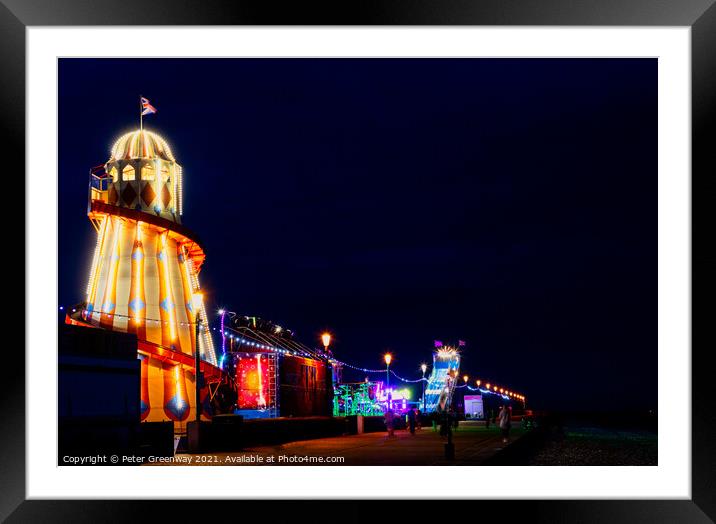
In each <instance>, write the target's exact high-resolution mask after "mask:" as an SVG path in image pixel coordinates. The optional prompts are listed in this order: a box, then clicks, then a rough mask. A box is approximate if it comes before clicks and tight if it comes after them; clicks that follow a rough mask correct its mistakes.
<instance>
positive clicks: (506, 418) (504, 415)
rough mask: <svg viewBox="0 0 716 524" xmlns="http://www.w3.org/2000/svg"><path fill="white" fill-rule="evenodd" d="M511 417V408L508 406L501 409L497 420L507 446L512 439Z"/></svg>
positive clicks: (503, 441)
mask: <svg viewBox="0 0 716 524" xmlns="http://www.w3.org/2000/svg"><path fill="white" fill-rule="evenodd" d="M511 418H512V417H511V416H510V408H509V407H507V406H502V407H501V408H500V413H499V415H497V420H498V423H499V426H500V431H501V432H502V443H503V444H507V442H508V441H509V438H510V426H512V422H511V420H510V419H511Z"/></svg>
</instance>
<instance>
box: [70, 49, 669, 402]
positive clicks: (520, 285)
mask: <svg viewBox="0 0 716 524" xmlns="http://www.w3.org/2000/svg"><path fill="white" fill-rule="evenodd" d="M140 94H141V95H143V96H145V97H147V98H149V100H150V101H151V103H152V104H153V105H154V106H155V107H156V108H157V109H158V113H157V114H156V115H151V116H148V117H146V119H145V124H146V128H147V129H150V130H154V131H157V132H159V133H160V134H161V135H163V136H164V137H165V138H166V139H167V141H168V142H169V144H170V145H171V147H172V149H173V151H174V153H175V156H176V157H177V160H178V162H179V163H180V164H181V165H182V166H183V168H184V180H185V186H184V187H185V197H184V215H183V217H182V219H183V223H184V225H186V226H187V227H189V228H190V229H191V230H193V231H195V232H196V233H197V235H198V236H199V238H200V239H201V240H202V242H203V245H204V248H205V251H206V254H207V261H206V263H205V265H204V268H203V270H202V273H201V282H202V287H203V288H204V291H205V294H206V295H207V298H208V300H207V309H213V310H216V309H218V308H219V307H220V306H222V307H225V308H227V309H230V310H232V311H235V312H237V313H239V314H240V315H255V316H259V317H262V318H267V319H271V320H273V321H275V322H277V323H279V324H281V325H282V326H284V327H287V328H290V329H293V330H294V331H296V333H297V336H298V338H299V339H300V340H302V341H303V342H305V343H309V344H312V345H314V346H318V345H319V342H318V335H319V334H320V333H321V332H322V331H323V330H325V329H329V330H330V331H331V332H333V333H334V335H335V343H334V344H333V350H334V353H335V355H336V357H338V358H339V359H341V360H344V361H346V362H349V363H351V364H354V365H359V366H363V367H368V368H380V367H382V366H383V362H382V354H383V353H384V352H385V351H387V350H389V351H391V352H392V353H393V355H394V361H393V365H392V366H391V367H392V368H393V369H395V371H396V372H397V373H399V374H401V375H403V376H406V377H409V378H417V377H419V376H420V371H419V365H420V363H421V362H424V361H425V362H428V363H429V362H430V355H431V350H432V346H433V340H434V339H439V340H442V341H444V342H457V340H458V339H461V340H465V341H466V342H467V346H466V347H465V348H464V354H463V369H464V370H465V371H467V372H468V373H469V374H470V375H471V376H472V377H474V378H478V377H479V378H482V379H485V380H489V381H491V382H492V383H495V384H500V385H503V386H505V387H508V388H510V389H512V390H514V391H518V392H521V393H524V394H525V395H526V396H527V399H528V407H534V408H547V409H564V410H573V409H590V410H592V409H596V410H601V409H609V410H613V409H635V410H641V409H654V408H656V393H657V389H656V387H657V376H656V371H657V61H656V60H655V59H433V60H426V59H400V60H394V59H293V60H289V59H224V60H221V59H212V60H206V59H194V60H191V59H162V60H117V59H62V60H60V66H59V111H60V112H59V152H60V158H59V173H58V176H59V194H58V198H59V241H60V251H59V282H60V285H59V303H60V304H61V305H65V306H68V305H72V304H75V303H78V302H81V301H82V300H83V299H84V292H85V288H86V285H87V278H88V273H89V265H90V262H91V260H90V259H91V253H92V249H93V247H94V242H95V232H94V229H93V228H92V226H91V224H90V222H89V220H88V219H87V216H86V210H87V180H88V170H89V169H90V168H91V167H92V166H96V165H99V164H102V163H104V162H105V161H106V160H107V159H108V157H109V149H110V147H111V145H112V143H113V141H114V140H115V139H116V138H117V137H118V136H119V135H120V134H122V133H124V132H126V131H129V130H131V129H133V128H135V127H138V125H139V122H138V120H139V118H138V113H139V103H138V97H139V95H140ZM217 342H218V341H217ZM346 378H349V379H362V378H363V376H362V375H355V374H350V373H348V374H347V376H346ZM375 378H380V377H379V376H375Z"/></svg>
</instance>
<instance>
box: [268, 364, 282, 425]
mask: <svg viewBox="0 0 716 524" xmlns="http://www.w3.org/2000/svg"><path fill="white" fill-rule="evenodd" d="M267 357H268V370H267V373H266V374H267V375H268V388H267V389H268V406H267V407H266V408H267V410H268V412H269V416H270V417H272V418H274V417H278V416H279V414H280V413H281V410H280V407H279V398H278V397H279V388H278V371H279V366H278V359H279V356H278V355H277V354H276V353H274V352H271V353H267Z"/></svg>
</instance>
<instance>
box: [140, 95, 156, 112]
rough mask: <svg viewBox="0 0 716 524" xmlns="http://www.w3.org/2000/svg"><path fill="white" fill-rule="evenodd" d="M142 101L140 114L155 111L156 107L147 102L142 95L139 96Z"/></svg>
mask: <svg viewBox="0 0 716 524" xmlns="http://www.w3.org/2000/svg"><path fill="white" fill-rule="evenodd" d="M139 98H140V100H141V102H142V115H151V114H152V113H156V112H157V109H156V108H155V107H154V106H153V105H152V104H150V103H149V100H147V99H146V98H144V97H143V96H141V97H139Z"/></svg>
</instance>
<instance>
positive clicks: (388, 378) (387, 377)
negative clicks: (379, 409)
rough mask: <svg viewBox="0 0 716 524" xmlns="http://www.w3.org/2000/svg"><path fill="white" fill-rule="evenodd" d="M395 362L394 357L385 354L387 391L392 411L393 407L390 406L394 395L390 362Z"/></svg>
mask: <svg viewBox="0 0 716 524" xmlns="http://www.w3.org/2000/svg"><path fill="white" fill-rule="evenodd" d="M392 360H393V355H391V354H390V353H386V354H385V379H386V386H385V388H386V391H387V392H388V409H390V408H391V407H392V406H391V405H390V399H391V397H392V395H391V394H390V362H391V361H392Z"/></svg>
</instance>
